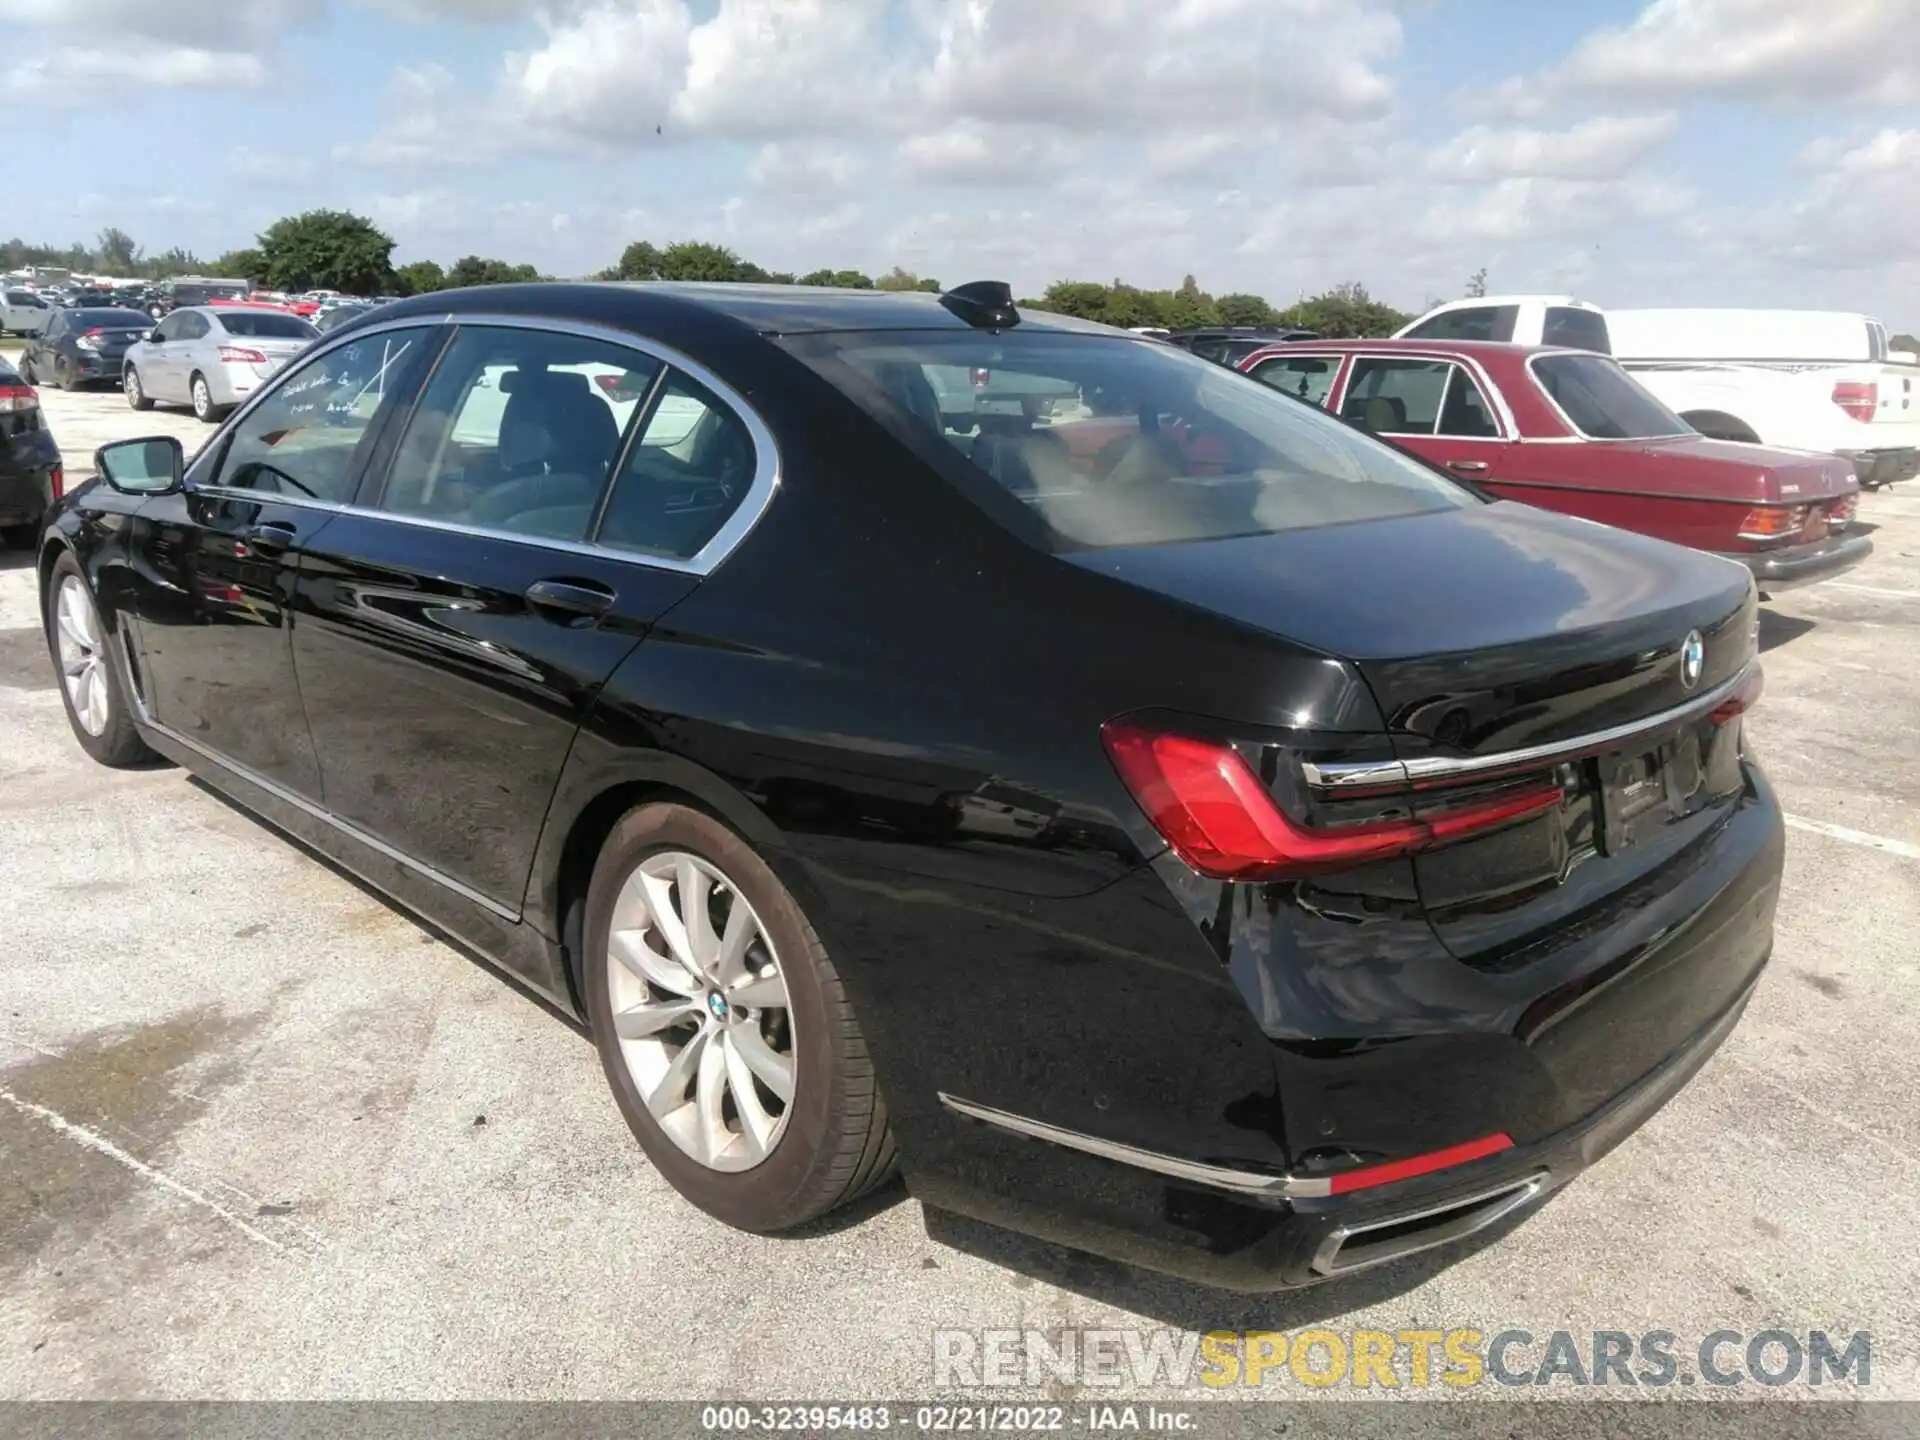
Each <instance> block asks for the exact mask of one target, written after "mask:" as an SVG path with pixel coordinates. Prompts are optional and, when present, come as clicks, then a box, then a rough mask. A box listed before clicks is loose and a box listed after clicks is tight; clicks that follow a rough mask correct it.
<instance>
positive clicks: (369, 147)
mask: <svg viewBox="0 0 1920 1440" xmlns="http://www.w3.org/2000/svg"><path fill="white" fill-rule="evenodd" d="M506 133H507V132H506V131H504V130H503V129H502V128H501V127H500V126H499V125H498V124H497V123H496V116H495V115H494V113H493V111H492V110H491V108H490V107H488V106H487V105H486V104H485V102H484V101H482V100H480V99H478V98H477V97H470V96H469V95H467V94H466V92H465V91H464V90H463V88H462V87H461V85H460V83H459V80H458V78H457V77H456V76H455V75H454V73H453V72H452V71H451V70H449V69H447V67H446V66H444V65H440V64H437V63H435V62H433V61H428V62H427V63H425V64H423V65H402V66H400V67H398V68H397V69H396V70H395V71H394V72H393V74H392V76H390V77H389V78H388V81H387V94H386V98H385V100H384V101H383V102H382V103H381V107H380V118H379V120H378V122H377V123H376V124H375V125H374V127H373V128H372V129H371V130H370V131H369V132H368V133H367V134H366V135H365V136H364V137H362V138H361V139H359V140H352V141H343V142H342V143H340V144H337V145H335V146H334V147H333V152H332V153H333V158H334V159H335V160H339V161H344V162H346V163H348V164H351V165H370V166H376V167H386V166H392V167H401V168H405V167H415V168H420V167H433V168H436V169H437V168H441V167H445V166H464V165H478V164H482V163H485V162H486V161H488V160H491V159H493V158H494V157H495V156H496V154H497V153H498V152H499V149H500V143H501V141H502V140H503V138H504V137H505V134H506Z"/></svg>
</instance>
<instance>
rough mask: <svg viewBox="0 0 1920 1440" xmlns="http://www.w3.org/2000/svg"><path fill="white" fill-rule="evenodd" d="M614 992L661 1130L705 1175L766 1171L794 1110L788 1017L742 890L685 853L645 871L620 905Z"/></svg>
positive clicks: (771, 954) (612, 954)
mask: <svg viewBox="0 0 1920 1440" xmlns="http://www.w3.org/2000/svg"><path fill="white" fill-rule="evenodd" d="M607 986H608V998H609V1000H610V1001H611V1002H612V1004H611V1009H612V1013H613V1030H614V1034H615V1035H616V1036H617V1037H618V1040H619V1046H620V1052H621V1055H622V1057H623V1058H624V1059H625V1061H626V1065H627V1069H628V1071H629V1073H630V1074H631V1075H632V1077H633V1082H634V1085H635V1087H636V1088H637V1089H638V1090H639V1092H640V1096H641V1098H642V1100H644V1101H645V1103H646V1107H647V1110H648V1112H649V1113H650V1114H651V1115H652V1116H653V1119H654V1121H655V1122H656V1123H657V1124H658V1125H659V1127H660V1128H661V1129H662V1130H664V1131H665V1132H666V1133H667V1135H668V1136H669V1137H671V1138H672V1140H673V1142H674V1143H675V1144H676V1145H678V1146H679V1147H680V1148H681V1149H682V1150H684V1151H686V1153H687V1154H689V1155H691V1156H692V1157H693V1158H694V1159H695V1160H698V1161H699V1162H700V1163H701V1164H702V1165H705V1166H707V1167H709V1168H710V1169H714V1170H726V1171H738V1170H750V1169H752V1168H753V1167H754V1166H756V1165H758V1164H759V1163H760V1162H761V1161H762V1160H764V1159H765V1158H766V1157H767V1156H768V1154H769V1153H771V1152H772V1150H773V1148H774V1146H775V1145H777V1144H778V1143H779V1141H780V1136H781V1134H782V1133H783V1132H784V1131H785V1129H786V1123H787V1116H788V1114H789V1113H790V1111H791V1109H792V1104H793V1083H794V1081H793V1077H794V1054H795V1051H794V1034H793V1014H792V1008H791V1006H790V1004H789V1002H788V998H787V983H786V980H785V978H784V976H783V975H782V973H781V969H780V957H779V956H778V955H777V954H776V953H775V950H774V945H773V940H772V938H771V937H770V936H769V935H768V933H767V931H766V928H765V927H764V926H763V925H762V924H761V923H760V917H759V916H758V915H756V914H755V913H754V909H753V906H752V905H751V904H749V903H748V901H747V897H746V896H745V895H744V894H742V893H741V892H740V890H739V889H738V887H736V886H735V885H734V883H733V882H732V881H731V880H729V879H728V878H727V876H726V875H725V874H724V873H723V872H722V871H721V870H719V869H718V868H717V867H716V866H714V865H712V864H711V863H709V862H708V861H706V860H703V859H701V858H700V857H699V856H697V855H692V854H689V853H687V852H686V851H682V850H666V851H661V852H658V853H656V854H653V855H649V856H648V857H647V858H646V859H645V860H643V861H641V863H640V864H639V866H638V867H637V868H635V869H634V870H633V872H632V873H631V874H629V875H628V876H627V878H626V881H625V883H624V884H622V886H621V887H620V893H619V896H618V898H617V899H616V900H615V902H614V909H613V923H612V926H611V929H610V931H609V933H608V936H607Z"/></svg>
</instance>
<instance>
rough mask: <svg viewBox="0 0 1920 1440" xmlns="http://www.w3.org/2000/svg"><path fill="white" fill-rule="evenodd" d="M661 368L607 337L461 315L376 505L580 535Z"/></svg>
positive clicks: (517, 529) (463, 521)
mask: <svg viewBox="0 0 1920 1440" xmlns="http://www.w3.org/2000/svg"><path fill="white" fill-rule="evenodd" d="M659 368H660V367H659V363H658V362H657V361H655V360H653V359H652V358H650V357H649V356H646V355H642V354H640V353H639V352H638V351H634V350H628V349H626V348H624V347H622V346H619V345H614V344H611V343H609V342H607V341H604V340H596V339H591V338H586V337H581V336H574V335H568V334H564V333H560V332H556V331H545V330H521V329H508V328H500V329H491V328H487V327H483V326H465V327H462V328H461V330H460V332H459V334H458V335H456V336H455V338H454V341H453V343H452V345H450V346H449V347H448V348H447V353H446V354H445V355H444V356H443V357H442V358H441V361H440V363H439V364H438V365H437V366H436V367H435V369H434V375H433V380H432V381H431V383H429V384H428V386H427V389H426V392H425V393H424V394H423V395H422V396H421V397H420V403H419V404H418V405H417V406H416V407H415V408H414V414H413V418H412V420H411V421H410V422H409V423H408V426H407V433H406V435H405V437H404V438H403V439H402V440H401V442H400V445H399V448H398V449H397V450H396V451H395V453H394V459H393V465H392V468H391V469H390V470H389V472H388V478H387V483H386V489H385V493H384V494H383V495H382V496H381V499H380V508H381V509H383V510H388V511H391V512H393V513H395V514H400V515H415V516H420V517H422V518H424V519H431V520H440V521H445V522H447V523H450V524H459V525H472V526H477V527H480V528H483V529H488V530H505V531H508V532H510V533H512V534H516V535H527V536H537V537H542V538H546V539H554V540H576V541H577V540H585V539H586V538H587V532H588V531H589V530H590V529H591V528H592V525H593V517H594V512H595V510H596V509H597V508H598V506H599V503H600V494H601V491H602V490H603V489H604V488H605V486H606V483H607V476H608V472H609V471H610V470H611V469H612V468H613V462H614V459H615V457H616V456H617V455H618V454H619V452H620V443H621V437H622V435H623V434H624V433H625V432H626V429H627V426H628V424H629V423H630V422H631V421H632V420H633V419H634V417H635V414H636V412H637V411H638V409H639V406H640V402H641V400H642V399H643V398H644V396H645V395H646V394H647V391H648V389H649V387H650V385H651V383H652V380H653V377H654V375H655V374H656V373H657V372H658V370H659Z"/></svg>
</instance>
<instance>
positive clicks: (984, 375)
mask: <svg viewBox="0 0 1920 1440" xmlns="http://www.w3.org/2000/svg"><path fill="white" fill-rule="evenodd" d="M967 378H968V379H969V380H971V381H972V382H973V388H974V389H976V390H984V389H986V388H987V385H988V383H989V382H990V381H992V379H993V372H992V371H991V370H989V369H987V368H986V366H984V365H976V366H974V367H973V369H972V370H970V371H969V372H968V373H967Z"/></svg>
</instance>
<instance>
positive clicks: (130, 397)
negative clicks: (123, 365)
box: [125, 366, 140, 410]
mask: <svg viewBox="0 0 1920 1440" xmlns="http://www.w3.org/2000/svg"><path fill="white" fill-rule="evenodd" d="M125 384H126V389H127V404H129V405H131V406H132V407H133V408H134V409H135V410H138V409H139V408H140V372H139V371H138V370H135V369H133V368H132V367H131V366H129V367H128V369H127V375H126V381H125Z"/></svg>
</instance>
